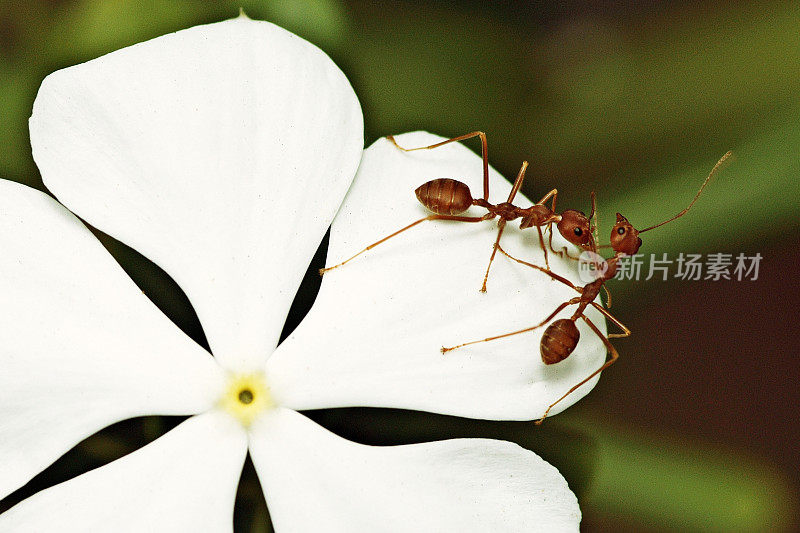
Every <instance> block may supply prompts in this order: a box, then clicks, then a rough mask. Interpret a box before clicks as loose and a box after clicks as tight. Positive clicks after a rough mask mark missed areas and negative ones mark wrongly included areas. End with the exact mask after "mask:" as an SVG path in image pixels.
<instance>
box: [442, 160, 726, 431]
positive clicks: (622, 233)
mask: <svg viewBox="0 0 800 533" xmlns="http://www.w3.org/2000/svg"><path fill="white" fill-rule="evenodd" d="M730 156H731V152H728V153H726V154H725V155H723V156H722V157H721V158H720V160H719V161H717V164H716V165H714V168H712V169H711V172H710V173H709V174H708V177H707V178H706V179H705V181H704V182H703V184H702V185H701V186H700V190H699V191H697V194H696V195H695V197H694V199H693V200H692V201H691V203H690V204H689V205H688V206H687V207H686V208H685V209H683V210H682V211H681V212H679V213H678V214H677V215H675V216H673V217H672V218H669V219H667V220H665V221H663V222H660V223H658V224H655V225H653V226H650V227H648V228H645V229H642V230H637V229H636V228H634V227H633V225H632V224H631V223H630V222H628V219H627V218H625V217H624V216H622V215H621V214H619V213H617V221H616V223H615V224H614V227H613V228H612V229H611V237H610V247H611V248H612V249H613V251H614V256H613V257H610V258H608V259H602V258H600V257H599V256H598V255H594V256H592V257H598V258H599V260H594V261H595V263H594V264H595V267H596V268H597V270H598V272H599V274H598V277H597V278H596V279H595V280H594V281H592V282H590V283H587V284H586V285H584V286H583V287H579V286H577V285H575V284H574V283H572V282H571V281H569V280H568V279H566V278H564V277H562V276H559V275H558V274H556V273H554V272H552V271H551V270H550V269H549V268H542V267H540V266H538V265H534V264H532V263H528V262H527V261H523V260H521V259H517V258H516V257H513V256H511V255H510V254H508V253H507V252H506V251H505V250H503V249H502V248H501V247H499V246H498V249H499V250H500V252H501V253H502V254H503V255H505V256H506V257H508V258H510V259H512V260H514V261H516V262H517V263H520V264H522V265H525V266H528V267H531V268H535V269H536V270H539V271H541V272H544V273H545V274H547V275H548V276H550V277H551V278H552V279H554V280H557V281H560V282H561V283H563V284H564V285H567V286H568V287H571V288H572V289H574V290H575V291H577V292H578V294H579V295H580V296H576V297H575V298H572V299H570V300H567V301H566V302H564V303H562V304H561V305H559V306H558V307H557V308H556V310H555V311H553V312H552V313H550V315H548V317H547V318H545V319H544V320H542V321H541V322H540V323H539V324H537V325H535V326H532V327H529V328H525V329H521V330H518V331H512V332H511V333H505V334H503V335H496V336H494V337H488V338H486V339H482V340H478V341H471V342H466V343H464V344H459V345H457V346H453V347H450V348H445V347H442V353H446V352H449V351H451V350H455V349H457V348H462V347H464V346H469V345H471V344H477V343H480V342H488V341H493V340H497V339H502V338H505V337H510V336H512V335H518V334H520V333H525V332H528V331H533V330H535V329H538V328H540V327H542V326H544V325H545V324H547V323H548V322H550V321H551V320H552V319H553V318H555V316H556V315H557V314H558V313H560V312H561V311H562V310H563V309H564V308H565V307H567V306H569V305H573V304H577V305H578V307H577V309H575V312H574V313H573V314H572V316H571V317H569V318H561V319H558V320H556V321H554V322H553V323H552V324H550V325H549V326H548V327H547V329H545V330H544V333H543V334H542V339H541V342H540V344H539V350H540V353H541V356H542V362H544V364H545V365H553V364H556V363H559V362H561V361H563V360H564V359H566V358H567V357H569V355H570V354H571V353H572V352H573V351H574V350H575V347H576V346H577V345H578V341H579V340H580V332H579V331H578V328H577V326H576V325H575V323H576V322H577V321H578V319H582V320H583V321H584V322H586V324H587V325H588V326H589V328H590V329H591V330H592V331H593V332H594V333H595V334H596V335H597V336H598V337H600V340H601V341H603V344H604V345H605V347H606V351H607V352H608V353H610V354H611V356H610V358H608V359H607V360H606V361H605V362H604V363H603V365H602V366H601V367H600V368H598V369H597V370H595V371H594V372H592V373H591V374H589V376H587V377H586V378H585V379H583V380H581V381H580V382H579V383H578V384H576V385H575V386H573V387H572V388H570V389H569V390H568V391H567V392H566V393H565V394H564V395H563V396H561V397H560V398H559V399H558V400H556V401H555V402H553V403H552V404H550V406H549V407H548V408H547V410H545V412H544V414H543V415H542V417H541V418H540V419H539V420H537V421H536V423H537V424H541V423H542V422H544V419H545V418H547V415H548V413H549V412H550V410H551V409H552V408H553V407H554V406H555V405H557V404H558V403H559V402H560V401H561V400H563V399H564V398H566V397H567V396H569V395H570V394H572V393H573V392H575V391H576V390H577V389H578V388H579V387H580V386H581V385H583V384H584V383H586V382H587V381H589V380H590V379H592V378H593V377H595V376H596V375H597V374H599V373H600V372H602V371H603V370H605V369H606V368H608V367H609V366H611V365H612V364H614V362H615V361H616V360H617V359H618V358H619V353H618V352H617V350H616V348H614V345H613V344H611V342H610V341H609V339H611V338H616V337H627V336H629V335H630V334H631V331H630V330H629V329H628V328H627V327H626V326H625V325H624V324H623V323H622V322H620V321H619V320H618V319H617V318H615V317H614V316H613V315H612V314H611V313H610V312H608V310H606V309H605V308H604V307H603V306H602V305H600V304H598V303H597V302H596V301H595V300H596V299H597V296H598V294H600V289H601V288H605V287H604V284H605V282H606V281H608V280H610V279H612V278H613V277H614V276H615V275H616V273H617V266H618V263H619V260H620V259H621V258H622V257H625V256H629V255H635V254H636V253H637V252H638V251H639V247H640V246H641V245H642V239H641V237H639V234H641V233H644V232H646V231H650V230H652V229H655V228H657V227H659V226H663V225H664V224H667V223H669V222H672V221H673V220H675V219H677V218H679V217H682V216H683V215H685V214H686V212H687V211H689V209H691V207H692V206H693V205H694V203H695V202H696V201H697V199H698V198H699V197H700V194H701V193H702V192H703V189H704V188H705V186H706V185H707V184H708V182H709V180H710V179H711V177H712V176H713V175H714V174H715V173H716V172H717V170H718V169H719V167H720V166H721V165H722V164H723V163H724V162H725V160H727V159H728V158H729V157H730ZM592 213H593V214H594V215H595V228H596V227H597V218H596V217H597V211H596V209H595V194H594V193H592ZM592 252H593V253H594V254H597V246H596V245H595V246H594V247H593V250H592ZM588 306H592V307H594V308H595V309H597V310H598V311H599V312H600V313H602V314H603V315H604V316H605V317H606V318H608V319H609V320H610V321H611V322H613V323H614V325H616V326H617V327H619V328H620V329H621V330H622V333H611V334H609V335H607V336H606V335H603V333H602V332H601V331H600V329H599V328H598V327H597V326H596V325H595V324H594V323H593V322H592V321H591V319H589V318H588V317H587V316H586V315H585V314H584V311H585V310H586V308H587V307H588Z"/></svg>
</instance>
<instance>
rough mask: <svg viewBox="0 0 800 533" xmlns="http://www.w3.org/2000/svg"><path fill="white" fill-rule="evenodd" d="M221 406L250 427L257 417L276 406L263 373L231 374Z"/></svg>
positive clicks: (221, 399)
mask: <svg viewBox="0 0 800 533" xmlns="http://www.w3.org/2000/svg"><path fill="white" fill-rule="evenodd" d="M220 407H221V408H222V409H224V410H225V411H227V412H228V414H230V415H231V416H233V417H234V418H236V419H237V420H239V422H241V423H242V425H243V426H245V427H248V426H249V425H250V424H251V423H252V422H253V420H255V418H256V417H257V416H258V415H260V414H261V413H263V412H264V411H267V410H268V409H271V408H273V407H275V402H274V401H273V400H272V396H271V395H270V393H269V387H268V386H267V380H266V378H265V377H264V374H262V373H256V374H239V375H231V376H230V377H229V378H228V387H227V388H226V389H225V393H224V394H223V395H222V398H220Z"/></svg>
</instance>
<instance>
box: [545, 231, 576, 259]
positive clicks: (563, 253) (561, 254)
mask: <svg viewBox="0 0 800 533" xmlns="http://www.w3.org/2000/svg"><path fill="white" fill-rule="evenodd" d="M547 227H548V230H549V232H550V236H549V237H548V244H549V245H550V251H551V252H553V253H554V254H556V255H557V256H558V257H564V256H567V258H568V259H572V260H573V261H578V260H580V257H572V256H571V255H569V251H568V250H567V247H566V246H563V247H562V248H561V249H560V250H556V249H555V248H553V226H552V223H551V224H550V225H549V226H547Z"/></svg>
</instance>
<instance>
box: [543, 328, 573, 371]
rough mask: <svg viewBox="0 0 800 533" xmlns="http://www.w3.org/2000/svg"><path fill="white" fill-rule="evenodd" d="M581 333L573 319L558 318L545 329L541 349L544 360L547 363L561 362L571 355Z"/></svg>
mask: <svg viewBox="0 0 800 533" xmlns="http://www.w3.org/2000/svg"><path fill="white" fill-rule="evenodd" d="M580 338H581V333H580V332H579V331H578V327H577V326H576V325H575V322H574V321H573V320H570V319H568V318H562V319H560V320H556V321H555V322H553V323H552V324H550V325H549V326H547V329H546V330H544V334H543V335H542V342H541V344H540V346H539V347H540V349H541V352H542V361H544V364H546V365H553V364H555V363H559V362H561V361H563V360H564V359H566V358H567V357H569V354H571V353H572V351H573V350H574V349H575V347H576V346H577V345H578V340H579V339H580Z"/></svg>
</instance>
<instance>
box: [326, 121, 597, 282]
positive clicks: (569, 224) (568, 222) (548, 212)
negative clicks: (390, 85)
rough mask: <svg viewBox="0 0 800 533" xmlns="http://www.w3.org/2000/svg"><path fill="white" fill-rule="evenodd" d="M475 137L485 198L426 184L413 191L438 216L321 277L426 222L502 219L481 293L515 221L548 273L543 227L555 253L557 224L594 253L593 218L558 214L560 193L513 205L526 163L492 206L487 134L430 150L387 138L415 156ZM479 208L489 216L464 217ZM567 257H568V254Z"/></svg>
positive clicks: (458, 186)
mask: <svg viewBox="0 0 800 533" xmlns="http://www.w3.org/2000/svg"><path fill="white" fill-rule="evenodd" d="M473 137H480V139H481V154H482V157H483V198H473V197H472V192H471V191H470V189H469V187H468V186H467V185H466V184H465V183H463V182H460V181H457V180H454V179H450V178H438V179H434V180H431V181H428V182H426V183H423V184H422V185H420V186H419V187H417V189H416V190H415V191H414V193H415V194H416V196H417V199H418V200H419V202H420V203H421V204H422V205H424V206H425V207H426V208H427V209H428V210H430V211H433V212H434V213H436V214H435V215H429V216H426V217H423V218H421V219H419V220H416V221H414V222H412V223H411V224H409V225H408V226H405V227H403V228H401V229H399V230H397V231H395V232H394V233H392V234H391V235H388V236H386V237H384V238H383V239H381V240H379V241H377V242H374V243H372V244H370V245H369V246H367V247H366V248H364V249H363V250H361V251H360V252H358V253H357V254H355V255H353V256H352V257H350V258H349V259H346V260H344V261H342V262H341V263H339V264H336V265H333V266H330V267H327V268H321V269H320V270H319V273H320V275H323V274H325V272H327V271H329V270H333V269H334V268H338V267H340V266H342V265H345V264H346V263H348V262H350V261H352V260H353V259H355V258H356V257H358V256H359V255H361V254H363V253H364V252H366V251H368V250H371V249H372V248H375V247H376V246H378V245H379V244H381V243H383V242H386V241H388V240H389V239H391V238H392V237H394V236H396V235H399V234H400V233H403V232H404V231H406V230H408V229H411V228H413V227H414V226H416V225H417V224H420V223H422V222H425V221H427V220H455V221H458V222H483V221H484V220H491V219H493V218H495V217H499V218H500V220H499V221H498V223H497V226H498V230H497V239H495V243H494V247H493V249H492V255H491V257H490V258H489V265H488V266H487V267H486V274H485V275H484V277H483V285H481V292H486V282H487V280H488V279H489V270H490V269H491V268H492V262H493V261H494V258H495V255H496V254H497V249H498V247H499V246H500V237H501V236H502V235H503V230H504V229H505V226H506V223H507V222H509V221H512V220H516V219H517V218H521V219H522V220H521V221H520V226H519V227H520V229H526V228H530V227H536V230H537V231H538V233H539V244H540V245H541V247H542V250H543V251H544V260H545V266H546V267H547V268H548V269H549V268H550V263H549V261H548V258H547V249H546V248H545V244H544V236H543V235H542V227H546V228H547V229H549V230H550V241H549V245H550V249H551V250H553V230H552V225H553V224H556V227H557V228H558V231H559V232H560V233H561V235H563V236H564V238H565V239H566V240H567V241H569V242H570V243H572V244H574V245H576V246H578V247H580V248H582V249H584V250H592V249H594V241H593V237H592V232H591V229H590V225H589V220H590V218H591V215H590V216H589V217H588V218H587V217H586V215H585V214H583V213H582V212H580V211H576V210H574V209H568V210H566V211H564V212H563V213H561V214H558V213H556V212H555V209H556V198H557V197H558V189H553V190H552V191H550V192H548V193H547V194H546V195H544V197H542V199H541V200H539V201H538V202H537V203H535V204H534V205H532V206H530V207H528V208H521V207H518V206H515V205H514V204H513V203H512V202H513V201H514V197H515V196H516V195H517V193H518V192H519V190H520V188H521V187H522V182H523V180H524V179H525V170H526V169H527V168H528V162H527V161H523V163H522V167H521V168H520V170H519V173H518V174H517V178H516V179H515V180H514V185H513V186H512V188H511V193H510V194H509V195H508V199H507V200H506V201H505V202H503V203H500V204H492V203H490V202H489V159H488V144H487V142H486V134H485V133H483V132H482V131H474V132H472V133H467V134H466V135H461V136H459V137H453V138H452V139H448V140H446V141H442V142H439V143H436V144H432V145H430V146H422V147H419V148H403V147H402V146H400V145H399V144H397V142H396V141H395V139H394V137H393V136H391V135H389V136H387V137H386V138H387V139H388V140H389V141H390V142H391V143H392V144H394V145H395V146H396V147H397V148H399V149H400V150H403V151H404V152H413V151H415V150H430V149H433V148H438V147H440V146H444V145H446V144H449V143H452V142H457V141H464V140H467V139H471V138H473ZM551 199H552V204H551V205H552V207H547V206H546V205H544V204H545V202H547V201H548V200H551ZM473 205H475V206H478V207H483V208H484V209H486V210H487V213H486V214H485V215H483V216H463V215H462V213H464V212H465V211H467V209H469V208H470V207H471V206H473ZM553 252H554V253H557V254H559V255H561V254H562V253H566V251H565V252H556V251H555V250H553ZM567 255H569V254H568V253H567Z"/></svg>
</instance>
